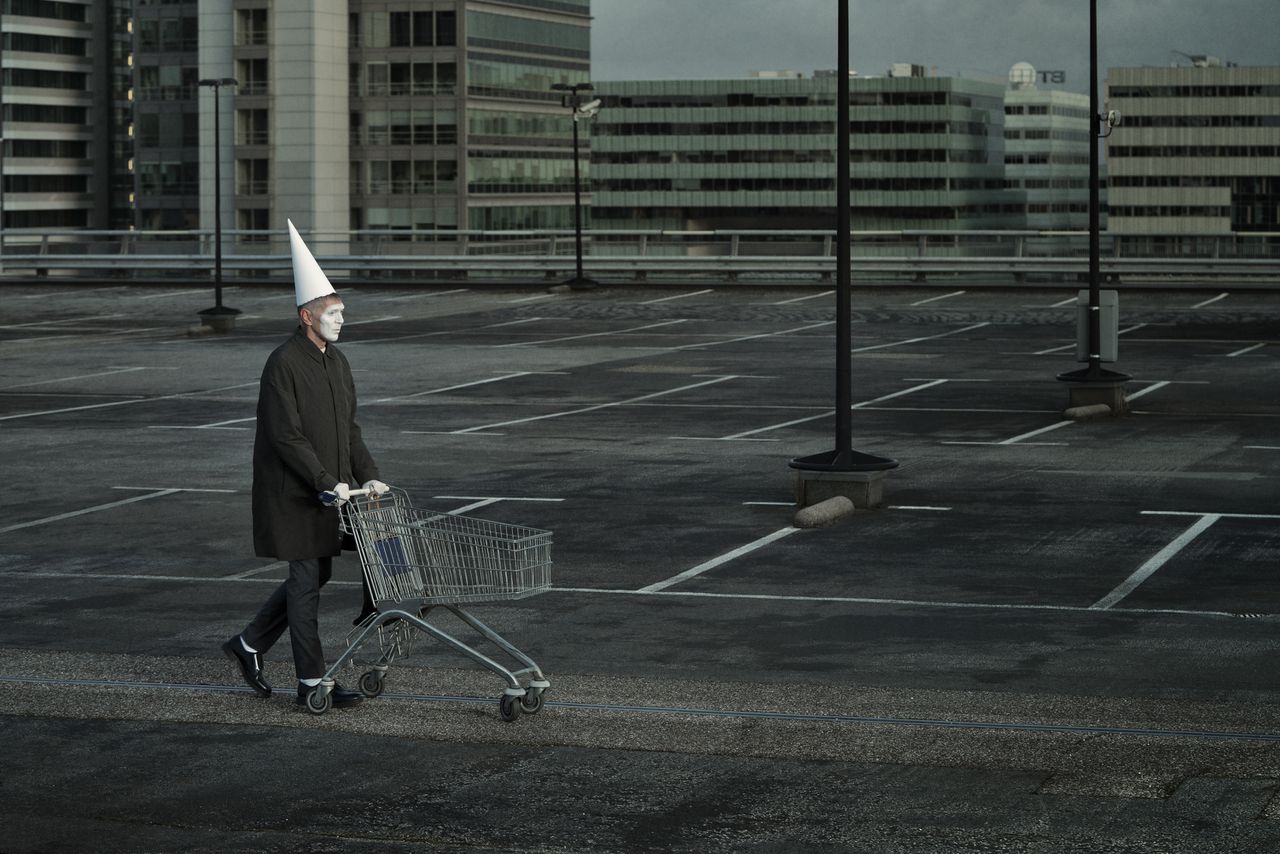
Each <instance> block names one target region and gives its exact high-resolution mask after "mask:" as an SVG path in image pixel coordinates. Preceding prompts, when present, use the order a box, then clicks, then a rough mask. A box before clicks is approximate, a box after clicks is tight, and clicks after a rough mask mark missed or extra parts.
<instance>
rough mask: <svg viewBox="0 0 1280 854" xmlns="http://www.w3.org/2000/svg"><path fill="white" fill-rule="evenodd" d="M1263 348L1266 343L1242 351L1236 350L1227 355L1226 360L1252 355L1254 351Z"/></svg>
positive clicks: (1253, 345)
mask: <svg viewBox="0 0 1280 854" xmlns="http://www.w3.org/2000/svg"><path fill="white" fill-rule="evenodd" d="M1265 346H1267V342H1265V341H1263V342H1262V343H1261V344H1252V345H1250V346H1248V347H1245V348H1244V349H1243V350H1236V351H1235V352H1234V353H1228V354H1227V358H1228V359H1233V358H1235V357H1236V356H1243V355H1244V354H1245V353H1252V352H1253V351H1254V350H1259V349H1261V348H1263V347H1265Z"/></svg>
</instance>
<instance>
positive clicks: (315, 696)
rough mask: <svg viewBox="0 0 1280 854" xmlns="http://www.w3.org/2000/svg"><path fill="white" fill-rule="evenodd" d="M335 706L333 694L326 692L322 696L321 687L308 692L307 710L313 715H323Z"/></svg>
mask: <svg viewBox="0 0 1280 854" xmlns="http://www.w3.org/2000/svg"><path fill="white" fill-rule="evenodd" d="M332 707H333V695H332V694H325V695H324V696H323V697H321V696H320V689H318V688H317V689H316V690H314V691H311V692H309V693H308V694H307V711H308V712H310V713H311V714H313V715H323V714H324V713H325V712H327V711H329V709H330V708H332Z"/></svg>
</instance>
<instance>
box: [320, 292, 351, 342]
mask: <svg viewBox="0 0 1280 854" xmlns="http://www.w3.org/2000/svg"><path fill="white" fill-rule="evenodd" d="M345 308H346V306H345V305H343V304H342V303H340V302H335V303H331V304H330V305H328V306H327V307H326V308H325V310H324V311H323V312H322V313H321V314H320V316H319V317H317V318H316V320H315V328H316V332H318V333H319V334H320V337H321V338H323V339H324V340H325V341H328V342H329V343H330V344H336V343H337V341H338V334H339V333H341V332H342V312H343V310H344V309H345Z"/></svg>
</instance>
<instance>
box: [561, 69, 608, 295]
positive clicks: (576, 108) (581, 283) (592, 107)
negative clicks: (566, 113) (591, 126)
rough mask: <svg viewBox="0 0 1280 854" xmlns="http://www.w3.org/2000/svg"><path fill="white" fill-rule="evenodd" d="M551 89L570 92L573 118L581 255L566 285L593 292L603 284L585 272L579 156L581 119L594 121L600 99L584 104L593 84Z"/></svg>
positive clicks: (575, 215) (576, 228)
mask: <svg viewBox="0 0 1280 854" xmlns="http://www.w3.org/2000/svg"><path fill="white" fill-rule="evenodd" d="M551 88H552V89H553V90H555V91H557V92H567V93H568V94H567V95H565V96H564V101H563V103H564V105H565V106H566V107H568V108H569V110H570V112H571V115H572V116H573V232H574V239H575V254H576V256H577V262H578V264H577V274H576V275H575V276H574V277H573V278H572V279H569V280H568V281H567V282H565V284H566V285H568V286H569V287H570V288H573V289H574V290H578V291H584V290H590V289H591V288H594V287H596V285H598V284H599V283H598V282H596V281H595V280H594V279H588V278H587V277H586V275H584V274H583V272H582V171H581V165H580V157H579V155H578V122H579V120H581V119H593V118H595V116H596V113H598V112H600V99H599V98H595V99H593V100H590V101H585V102H584V101H583V100H582V95H581V94H580V93H582V92H591V91H594V89H595V87H594V86H592V85H591V84H590V83H573V84H569V83H555V84H552V86H551Z"/></svg>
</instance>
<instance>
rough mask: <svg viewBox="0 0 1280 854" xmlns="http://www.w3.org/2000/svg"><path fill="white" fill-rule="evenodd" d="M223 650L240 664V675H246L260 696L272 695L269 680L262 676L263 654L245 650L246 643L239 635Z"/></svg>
mask: <svg viewBox="0 0 1280 854" xmlns="http://www.w3.org/2000/svg"><path fill="white" fill-rule="evenodd" d="M222 651H223V652H225V653H226V654H227V658H229V659H231V660H232V661H234V662H235V663H236V664H238V665H240V675H241V676H243V677H244V681H245V682H246V683H248V685H249V687H250V688H252V689H253V690H254V691H257V692H258V696H260V697H270V696H271V686H270V685H268V684H267V680H266V679H264V678H263V676H262V656H261V655H259V654H258V653H256V652H248V651H247V650H245V648H244V644H242V643H241V642H240V636H239V635H236V636H235V637H233V638H232V639H231V640H229V641H227V642H226V643H224V644H223V645H222Z"/></svg>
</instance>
